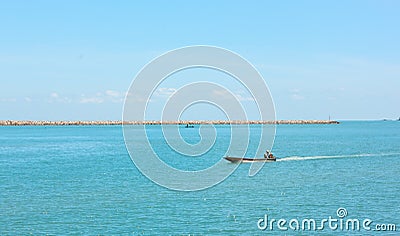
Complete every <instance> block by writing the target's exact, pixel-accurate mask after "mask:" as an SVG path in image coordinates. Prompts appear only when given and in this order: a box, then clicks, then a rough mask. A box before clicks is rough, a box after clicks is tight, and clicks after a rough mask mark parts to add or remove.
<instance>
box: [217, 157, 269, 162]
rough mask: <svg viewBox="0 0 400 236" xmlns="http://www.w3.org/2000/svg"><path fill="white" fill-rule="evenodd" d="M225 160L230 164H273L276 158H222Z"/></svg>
mask: <svg viewBox="0 0 400 236" xmlns="http://www.w3.org/2000/svg"><path fill="white" fill-rule="evenodd" d="M224 159H225V160H227V161H230V162H232V163H251V162H275V161H276V158H245V157H243V158H242V157H230V156H226V157H224Z"/></svg>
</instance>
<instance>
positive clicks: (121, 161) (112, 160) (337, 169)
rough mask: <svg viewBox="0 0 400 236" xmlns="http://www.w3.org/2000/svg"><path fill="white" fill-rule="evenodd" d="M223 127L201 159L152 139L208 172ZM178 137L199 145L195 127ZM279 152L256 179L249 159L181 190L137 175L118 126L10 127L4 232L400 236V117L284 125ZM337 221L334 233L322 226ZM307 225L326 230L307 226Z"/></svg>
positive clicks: (4, 151) (225, 141) (6, 130)
mask: <svg viewBox="0 0 400 236" xmlns="http://www.w3.org/2000/svg"><path fill="white" fill-rule="evenodd" d="M215 128H216V131H217V140H216V143H215V145H214V147H213V148H212V149H211V150H210V151H208V152H207V153H206V154H204V155H202V156H200V157H185V156H182V155H179V154H177V153H175V152H174V151H173V150H171V149H170V148H169V147H168V145H167V144H166V142H165V140H163V138H162V136H161V134H162V133H161V132H160V126H149V127H147V134H148V137H149V141H150V143H151V144H152V146H153V148H154V149H155V151H157V152H158V153H159V154H160V159H162V160H163V161H165V162H166V163H168V164H169V165H171V166H174V167H176V168H179V169H186V170H198V169H204V168H207V167H209V166H212V165H213V164H214V163H215V162H217V161H218V160H220V159H221V158H222V157H223V155H224V154H225V153H224V150H225V149H226V147H227V146H229V126H215ZM253 128H257V127H256V126H254V127H252V129H253ZM180 135H181V136H182V137H183V138H184V139H185V140H186V141H187V142H189V143H190V142H193V143H196V142H198V140H199V139H200V135H199V132H198V128H197V127H195V128H193V129H181V134H180ZM256 136H257V135H256V134H255V135H254V137H253V138H254V139H257V137H256ZM177 138H178V137H177ZM203 138H205V137H203ZM138 151H139V152H140V150H138ZM272 151H273V153H274V154H275V155H276V156H277V157H278V161H277V162H274V163H266V164H265V165H264V167H263V168H262V170H261V171H260V172H259V173H258V174H257V175H255V176H253V177H249V176H248V169H249V164H241V165H240V166H239V167H238V169H237V170H236V171H235V172H234V173H233V174H232V175H231V176H229V177H228V178H227V179H226V180H224V181H223V182H221V183H220V184H217V185H215V186H213V187H211V188H208V189H205V190H201V191H195V192H181V191H174V190H169V189H167V188H164V187H161V186H159V185H157V184H155V183H153V182H152V181H151V180H149V179H148V178H146V177H145V176H144V175H143V174H142V173H141V172H140V171H139V170H138V169H137V168H136V166H135V165H134V163H133V162H132V160H131V159H130V156H129V154H128V152H127V150H126V147H125V143H124V138H123V132H122V127H120V126H68V127H65V126H47V127H42V126H24V127H0V235H26V234H33V235H44V234H50V235H68V234H71V235H119V234H122V235H267V234H269V235H271V234H272V235H277V234H278V235H279V234H282V235H285V234H287V235H294V234H299V235H310V234H318V235H320V234H323V235H332V234H339V235H343V234H346V235H348V234H354V235H375V234H376V235H399V234H400V122H398V121H343V122H341V123H340V124H338V125H278V126H277V130H276V138H275V144H274V147H273V150H272ZM254 152H255V145H249V151H248V153H249V155H251V153H254ZM226 165H233V164H230V163H228V162H227V163H226ZM343 212H344V213H345V214H344V215H343V214H342V213H343ZM266 218H268V219H266ZM329 218H331V219H336V220H337V222H336V223H337V224H338V225H337V228H336V229H332V228H330V227H329V225H328V223H324V224H321V221H323V219H329ZM271 219H275V220H276V222H272V226H273V227H272V228H270V227H269V226H270V223H271ZM279 219H284V220H286V224H283V225H282V226H283V229H280V228H279V227H278V225H277V221H278V220H279ZM303 219H315V221H316V224H317V227H321V225H322V226H323V227H324V228H322V229H316V230H313V229H312V227H311V228H310V229H309V230H308V229H307V228H304V229H302V228H301V224H302V221H303ZM347 219H358V220H359V221H360V222H361V223H360V224H361V225H362V224H363V221H364V220H365V219H369V220H371V223H370V224H369V225H368V226H369V227H370V230H368V229H366V228H363V227H362V226H360V227H361V228H360V230H359V231H358V230H351V229H350V228H349V229H348V230H346V228H345V227H344V226H343V224H342V225H340V220H342V221H346V220H347ZM266 220H267V222H268V223H267V227H266V228H265V229H264V230H263V226H265V222H266ZM290 221H291V222H292V225H291V226H293V228H295V229H296V230H293V229H292V228H290V227H289V222H290ZM296 221H298V222H299V224H300V225H299V227H298V228H296ZM281 223H282V222H281ZM391 224H392V225H393V224H394V225H395V226H396V231H392V230H388V228H389V227H391V226H390V225H391ZM377 225H379V226H382V225H384V227H385V228H382V227H380V228H379V229H381V231H377V230H376V229H377V227H376V226H377ZM331 226H332V225H331ZM333 226H334V225H333ZM284 227H286V228H287V229H286V230H285V229H284ZM333 228H334V227H333ZM341 228H342V229H341ZM382 229H385V230H382ZM382 231H384V232H382Z"/></svg>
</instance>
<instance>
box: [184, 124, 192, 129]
mask: <svg viewBox="0 0 400 236" xmlns="http://www.w3.org/2000/svg"><path fill="white" fill-rule="evenodd" d="M185 128H194V125H189V124H186V126H185Z"/></svg>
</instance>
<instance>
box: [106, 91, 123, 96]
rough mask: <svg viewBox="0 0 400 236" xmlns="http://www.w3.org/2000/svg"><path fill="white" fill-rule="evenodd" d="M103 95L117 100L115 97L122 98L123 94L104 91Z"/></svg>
mask: <svg viewBox="0 0 400 236" xmlns="http://www.w3.org/2000/svg"><path fill="white" fill-rule="evenodd" d="M105 94H106V95H107V96H110V97H115V98H117V97H122V96H123V93H120V92H118V91H115V90H106V91H105Z"/></svg>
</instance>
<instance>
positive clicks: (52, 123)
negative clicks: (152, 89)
mask: <svg viewBox="0 0 400 236" xmlns="http://www.w3.org/2000/svg"><path fill="white" fill-rule="evenodd" d="M186 124H190V125H200V124H214V125H247V124H256V125H258V124H278V125H279V124H293V125H297V124H339V122H338V121H335V120H277V121H263V120H248V121H240V120H232V121H228V120H185V121H184V120H182V121H124V122H123V121H120V120H117V121H115V120H114V121H112V120H111V121H30V120H19V121H16V120H0V126H68V125H75V126H78V125H85V126H87V125H186Z"/></svg>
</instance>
